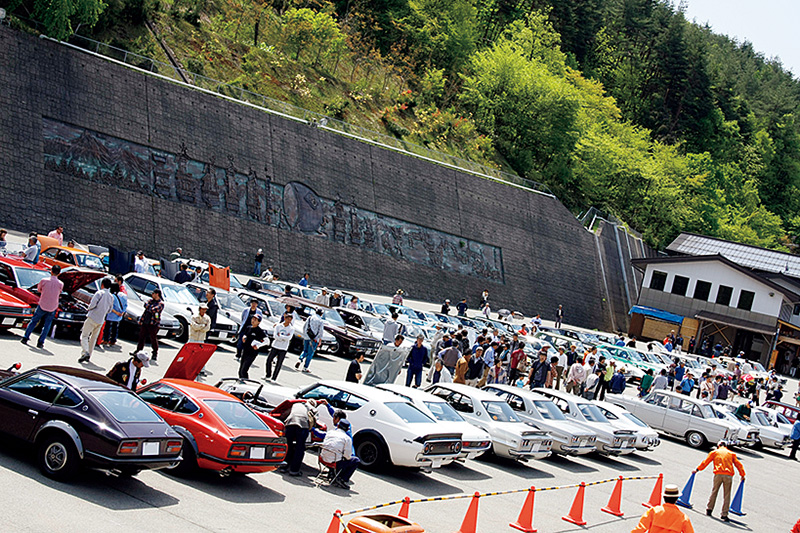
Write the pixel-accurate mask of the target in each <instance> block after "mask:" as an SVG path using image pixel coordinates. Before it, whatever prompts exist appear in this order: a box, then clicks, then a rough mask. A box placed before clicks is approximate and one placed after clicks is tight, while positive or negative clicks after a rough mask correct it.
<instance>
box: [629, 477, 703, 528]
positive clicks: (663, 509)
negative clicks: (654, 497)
mask: <svg viewBox="0 0 800 533" xmlns="http://www.w3.org/2000/svg"><path fill="white" fill-rule="evenodd" d="M679 497H680V491H679V489H678V486H677V485H667V486H665V487H664V503H663V504H661V505H656V506H655V507H651V508H650V509H648V510H647V511H646V512H645V513H644V514H643V515H642V518H641V519H640V520H639V525H637V526H636V527H635V528H633V530H632V531H631V533H648V532H649V533H694V528H693V527H692V521H691V520H689V518H688V517H687V516H686V515H685V514H683V511H681V510H680V509H678V506H677V505H675V502H677V501H678V498H679Z"/></svg>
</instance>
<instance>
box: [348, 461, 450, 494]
mask: <svg viewBox="0 0 800 533" xmlns="http://www.w3.org/2000/svg"><path fill="white" fill-rule="evenodd" d="M358 475H364V476H372V477H376V478H380V479H381V480H382V481H385V482H387V483H391V484H393V485H395V486H398V487H403V488H405V489H408V490H411V491H413V492H416V493H418V494H422V495H423V496H444V495H446V494H461V493H462V492H464V491H463V490H462V489H461V488H460V487H454V486H453V485H450V484H448V483H444V482H442V481H439V480H438V479H434V478H433V477H431V476H430V475H429V474H424V473H422V472H420V471H419V470H414V469H411V468H400V467H392V470H391V471H387V470H384V471H382V472H380V473H379V474H373V473H371V472H366V471H359V472H358V473H357V474H356V476H358ZM353 480H354V481H355V482H356V483H358V477H354V478H353Z"/></svg>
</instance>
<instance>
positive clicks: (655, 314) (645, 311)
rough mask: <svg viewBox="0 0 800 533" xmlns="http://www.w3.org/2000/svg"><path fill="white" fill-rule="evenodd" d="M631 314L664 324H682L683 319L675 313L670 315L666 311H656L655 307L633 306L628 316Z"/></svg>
mask: <svg viewBox="0 0 800 533" xmlns="http://www.w3.org/2000/svg"><path fill="white" fill-rule="evenodd" d="M633 313H636V314H639V315H644V316H649V317H651V318H655V319H658V320H663V321H664V322H672V323H673V324H683V317H682V316H681V315H676V314H675V313H670V312H668V311H662V310H661V309H656V308H655V307H646V306H644V305H634V306H633V307H631V310H630V312H629V313H628V314H633Z"/></svg>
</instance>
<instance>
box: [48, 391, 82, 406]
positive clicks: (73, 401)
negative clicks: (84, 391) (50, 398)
mask: <svg viewBox="0 0 800 533" xmlns="http://www.w3.org/2000/svg"><path fill="white" fill-rule="evenodd" d="M82 403H83V398H81V396H80V394H78V393H77V392H75V391H74V390H72V389H70V388H69V387H65V388H64V390H63V391H62V392H61V395H60V396H59V397H58V399H57V400H56V401H55V405H60V406H61V407H75V406H76V405H80V404H82Z"/></svg>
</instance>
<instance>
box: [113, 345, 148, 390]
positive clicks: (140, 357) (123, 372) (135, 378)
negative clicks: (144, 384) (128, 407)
mask: <svg viewBox="0 0 800 533" xmlns="http://www.w3.org/2000/svg"><path fill="white" fill-rule="evenodd" d="M149 366H150V356H149V355H147V354H146V353H144V352H141V351H140V352H136V353H135V354H134V355H133V357H131V358H130V359H128V360H127V361H120V362H119V363H117V364H115V365H114V366H113V367H111V370H109V371H108V374H106V377H108V378H110V379H112V380H114V381H116V382H117V383H119V384H120V385H122V386H123V387H127V388H129V389H130V390H132V391H135V390H136V389H137V388H138V387H139V377H140V376H141V374H142V367H149Z"/></svg>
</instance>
